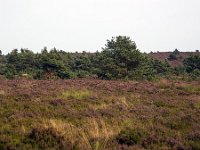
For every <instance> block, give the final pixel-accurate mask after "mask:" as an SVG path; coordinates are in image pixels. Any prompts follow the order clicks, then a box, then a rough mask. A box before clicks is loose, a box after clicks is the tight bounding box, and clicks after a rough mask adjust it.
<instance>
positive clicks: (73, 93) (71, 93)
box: [61, 89, 91, 100]
mask: <svg viewBox="0 0 200 150" xmlns="http://www.w3.org/2000/svg"><path fill="white" fill-rule="evenodd" d="M90 95H91V92H90V91H89V90H87V89H83V90H76V89H70V90H68V91H65V92H63V93H62V95H61V98H63V99H70V98H71V99H77V100H83V99H86V98H88V97H89V96H90Z"/></svg>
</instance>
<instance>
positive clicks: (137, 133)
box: [116, 128, 144, 146]
mask: <svg viewBox="0 0 200 150" xmlns="http://www.w3.org/2000/svg"><path fill="white" fill-rule="evenodd" d="M143 136H144V131H142V130H141V129H130V128H127V129H125V130H122V131H121V132H120V133H119V134H118V136H117V138H116V139H117V142H118V143H119V144H126V145H128V146H130V145H136V144H139V143H140V142H141V141H142V139H143Z"/></svg>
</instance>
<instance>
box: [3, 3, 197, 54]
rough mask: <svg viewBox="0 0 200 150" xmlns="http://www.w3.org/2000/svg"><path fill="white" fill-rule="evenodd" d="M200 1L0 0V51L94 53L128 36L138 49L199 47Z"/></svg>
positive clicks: (184, 49) (162, 49) (181, 49)
mask: <svg viewBox="0 0 200 150" xmlns="http://www.w3.org/2000/svg"><path fill="white" fill-rule="evenodd" d="M199 7H200V0H0V50H2V51H3V53H8V52H10V51H11V50H12V49H15V48H18V49H20V48H28V49H30V50H33V51H34V52H40V50H41V49H42V48H43V47H44V46H47V48H48V49H51V48H53V47H56V48H57V49H60V50H64V51H66V52H75V51H78V52H81V51H87V52H95V51H97V50H98V51H101V49H102V47H105V44H106V40H107V39H111V38H112V37H114V36H118V35H123V36H129V37H130V38H131V39H132V40H133V41H135V42H136V44H137V46H138V48H139V49H140V50H141V51H142V52H150V51H153V52H156V51H160V52H161V51H173V50H174V49H176V48H177V49H179V50H180V51H194V50H197V49H200V39H199V36H200V9H199Z"/></svg>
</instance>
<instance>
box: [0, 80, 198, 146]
mask: <svg viewBox="0 0 200 150" xmlns="http://www.w3.org/2000/svg"><path fill="white" fill-rule="evenodd" d="M0 83H1V84H0V149H199V148H200V144H199V142H200V132H199V131H200V115H199V114H200V82H199V81H193V82H183V81H169V80H160V81H154V82H147V81H140V82H135V81H102V80H89V79H82V80H56V81H53V80H40V81H39V80H26V79H25V80H5V79H2V80H0Z"/></svg>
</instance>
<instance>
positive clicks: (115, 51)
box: [0, 36, 200, 80]
mask: <svg viewBox="0 0 200 150" xmlns="http://www.w3.org/2000/svg"><path fill="white" fill-rule="evenodd" d="M179 53H180V52H179V51H178V50H177V49H176V50H175V51H174V52H172V53H171V54H170V55H169V58H168V60H169V61H173V60H177V59H179V58H180V55H179ZM183 62H184V63H183V64H184V65H183V66H178V67H172V66H170V65H169V63H168V61H160V60H156V59H153V58H152V57H149V55H147V54H145V53H141V52H140V50H139V49H137V46H136V43H135V42H133V41H132V40H131V39H130V38H129V37H126V36H117V37H113V38H112V39H111V40H107V43H106V45H105V48H103V50H102V51H101V52H96V53H86V52H82V53H67V52H65V51H62V50H58V49H56V48H53V49H51V50H49V51H48V50H47V48H46V47H44V48H43V49H42V51H41V53H33V52H32V51H31V50H28V49H21V50H20V51H19V50H17V49H14V50H12V52H10V53H8V54H7V55H2V53H1V51H0V75H3V76H5V77H6V78H9V79H13V78H17V77H21V76H24V77H28V78H31V79H59V78H60V79H70V78H87V77H88V78H99V79H127V80H132V79H136V80H143V79H147V80H151V79H155V78H159V77H172V76H181V77H183V76H184V77H187V78H192V79H198V78H199V76H200V68H199V66H200V65H199V64H200V55H195V56H192V55H191V56H189V57H188V58H186V59H185V60H183Z"/></svg>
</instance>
